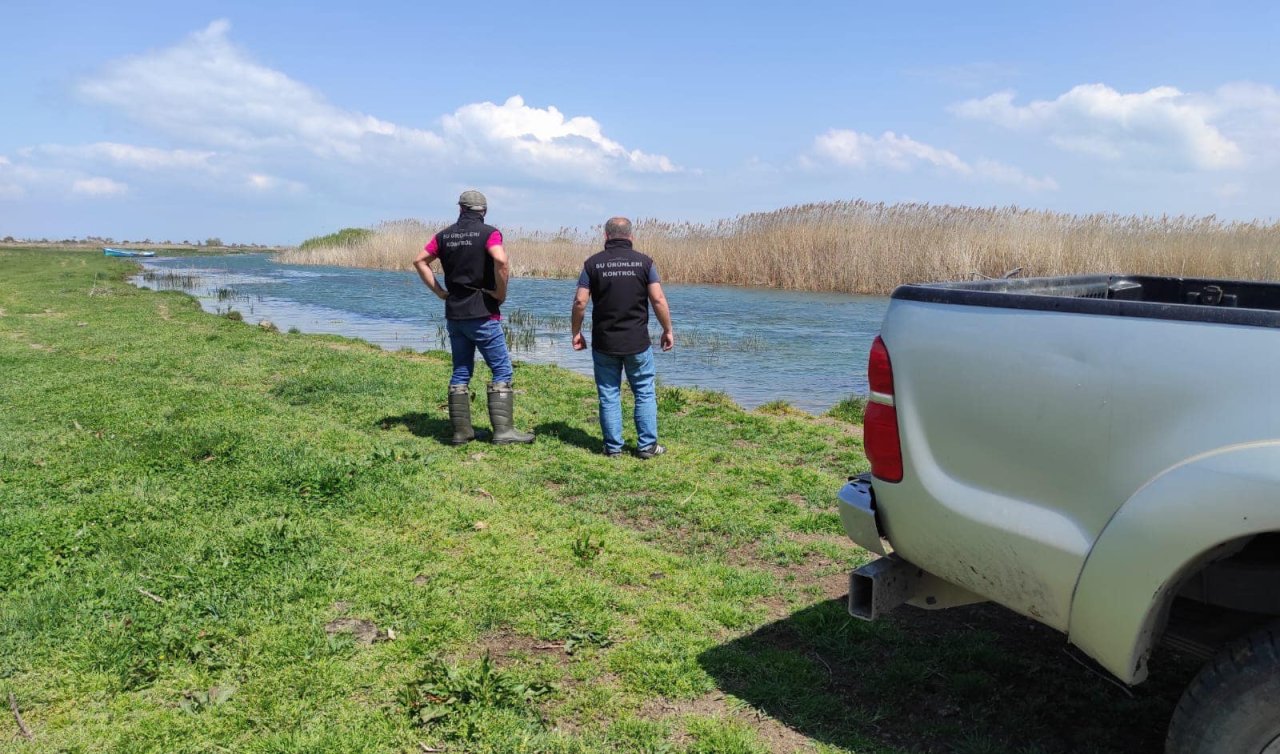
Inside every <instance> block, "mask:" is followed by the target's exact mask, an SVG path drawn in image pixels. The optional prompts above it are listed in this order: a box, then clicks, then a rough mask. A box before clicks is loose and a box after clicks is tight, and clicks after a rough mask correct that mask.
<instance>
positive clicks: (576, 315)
mask: <svg viewBox="0 0 1280 754" xmlns="http://www.w3.org/2000/svg"><path fill="white" fill-rule="evenodd" d="M583 274H586V273H583ZM590 297H591V291H590V290H589V289H587V288H584V287H583V286H578V293H577V294H576V295H575V296H574V297H573V311H572V312H570V313H569V329H570V330H571V331H572V332H573V350H575V351H583V350H586V347H587V338H586V336H585V335H583V334H582V320H583V319H584V318H585V317H586V315H587V301H588V300H589V299H590Z"/></svg>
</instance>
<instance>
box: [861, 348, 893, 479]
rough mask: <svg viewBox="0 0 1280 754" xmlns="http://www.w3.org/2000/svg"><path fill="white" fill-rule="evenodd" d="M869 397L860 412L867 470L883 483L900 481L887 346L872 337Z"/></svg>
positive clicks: (869, 362) (890, 366)
mask: <svg viewBox="0 0 1280 754" xmlns="http://www.w3.org/2000/svg"><path fill="white" fill-rule="evenodd" d="M867 382H868V383H870V385H871V397H870V398H869V399H868V400H867V408H866V411H865V412H863V415H862V442H863V445H864V447H865V448H866V450H867V460H869V461H871V473H872V475H874V476H875V477H876V478H877V479H883V480H884V481H886V482H901V481H902V444H901V442H900V441H899V440H898V410H897V408H895V407H894V399H893V365H892V364H891V363H890V362H889V349H887V348H885V347H884V341H883V340H881V339H880V336H876V339H875V342H874V343H872V344H871V357H870V359H868V361H867Z"/></svg>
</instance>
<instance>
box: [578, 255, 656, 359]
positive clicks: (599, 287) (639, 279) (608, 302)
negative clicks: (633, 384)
mask: <svg viewBox="0 0 1280 754" xmlns="http://www.w3.org/2000/svg"><path fill="white" fill-rule="evenodd" d="M583 269H584V270H585V271H586V273H587V280H588V282H589V283H590V284H591V339H592V344H591V347H592V348H593V349H595V350H597V351H599V352H601V353H607V354H609V355H610V356H630V355H632V354H637V353H641V352H643V351H644V350H645V349H646V348H648V347H649V345H650V343H649V283H650V271H651V270H652V269H653V260H652V259H650V258H649V257H647V256H645V255H644V254H641V253H640V252H638V251H636V250H635V249H633V248H631V241H629V240H627V239H625V238H611V239H609V240H607V241H605V244H604V251H601V252H599V253H598V254H595V255H593V256H591V257H590V258H588V259H587V261H586V262H585V263H584V264H583Z"/></svg>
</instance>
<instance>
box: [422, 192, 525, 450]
mask: <svg viewBox="0 0 1280 754" xmlns="http://www.w3.org/2000/svg"><path fill="white" fill-rule="evenodd" d="M458 207H459V210H460V212H459V215H458V222H456V223H454V224H453V225H450V226H449V227H447V228H445V229H444V230H442V231H440V232H439V233H437V234H435V236H433V237H432V238H431V240H430V241H429V242H428V243H427V245H426V246H425V247H424V248H423V250H422V253H421V254H419V255H418V257H417V259H414V260H413V267H414V269H416V270H417V271H418V276H419V277H421V278H422V282H423V283H425V284H426V286H427V287H428V288H430V289H431V292H432V293H434V294H436V296H438V297H439V298H441V299H443V300H444V316H445V320H446V322H447V325H448V329H449V346H450V348H451V350H452V351H453V377H452V378H451V379H450V380H449V421H450V422H451V423H452V424H453V440H452V442H453V444H454V445H462V444H464V443H468V442H471V441H472V440H474V439H475V437H476V433H475V430H474V429H473V428H472V427H471V389H470V384H471V372H472V370H473V369H474V368H475V362H476V349H477V348H479V349H480V355H481V356H482V357H483V358H484V361H485V363H486V364H488V365H489V370H490V371H491V372H493V382H491V383H489V391H488V392H489V421H490V423H491V424H492V425H493V442H494V443H496V444H498V445H506V444H509V443H529V442H533V435H531V434H528V433H526V432H518V431H516V429H515V420H514V415H513V412H514V408H513V405H512V404H513V401H514V391H513V390H512V388H511V380H512V378H513V377H514V375H515V372H514V370H513V369H512V367H511V354H509V353H508V352H507V341H506V338H505V337H504V336H503V333H502V313H501V312H500V311H499V310H498V307H499V306H501V304H502V302H503V301H505V300H506V298H507V281H508V280H509V279H510V277H511V270H510V266H509V265H508V263H507V252H506V251H505V250H504V249H503V248H502V232H501V231H499V230H498V229H497V228H495V227H493V226H491V225H485V223H484V214H485V212H486V211H487V209H488V202H487V201H486V200H485V198H484V194H482V193H480V192H479V191H463V192H462V196H460V197H458ZM437 259H438V260H440V266H441V267H443V268H444V287H441V286H440V283H439V282H438V281H437V280H436V275H435V271H434V270H432V269H431V263H432V262H433V261H435V260H437Z"/></svg>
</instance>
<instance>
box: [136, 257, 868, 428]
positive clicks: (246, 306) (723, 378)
mask: <svg viewBox="0 0 1280 754" xmlns="http://www.w3.org/2000/svg"><path fill="white" fill-rule="evenodd" d="M139 261H141V262H142V263H143V268H144V271H143V273H142V274H141V275H138V276H137V277H136V278H135V279H134V282H135V283H136V284H138V285H140V286H142V287H147V288H161V289H178V290H183V291H186V292H187V293H190V294H192V295H194V296H195V297H196V298H197V299H199V301H200V304H201V306H203V307H204V308H205V309H206V310H207V311H210V312H225V311H227V310H228V309H235V310H236V311H239V312H240V313H241V314H243V315H244V318H245V319H246V320H247V321H250V322H257V321H259V320H262V319H267V320H270V321H271V322H273V323H274V324H275V325H276V326H277V327H279V328H280V329H281V330H288V329H289V328H295V327H296V328H297V329H299V330H301V331H302V332H307V333H332V334H336V335H346V336H350V337H355V338H361V339H363V340H366V341H368V342H370V343H374V344H377V345H379V346H382V347H383V348H387V349H390V350H398V349H401V348H410V349H413V350H417V351H421V350H431V349H439V348H445V347H447V346H446V344H445V342H444V341H443V339H442V338H443V325H444V312H443V309H444V306H443V304H442V303H441V302H440V301H439V300H437V299H436V298H435V297H434V296H432V295H431V293H430V292H429V291H428V290H427V289H426V287H425V286H424V285H423V284H422V281H420V280H419V279H418V277H417V275H416V274H415V273H413V272H411V271H407V272H394V271H387V270H363V269H355V268H349V267H318V266H310V265H307V266H301V265H286V264H280V263H278V262H276V261H274V259H273V258H272V257H271V256H270V255H268V254H234V255H227V256H198V257H156V258H153V259H147V260H139ZM663 288H664V290H665V291H666V294H667V300H668V302H669V303H670V305H671V313H672V318H673V320H674V322H675V331H676V348H675V350H673V351H671V352H669V353H662V352H661V351H656V350H655V353H656V355H657V364H658V379H659V381H660V382H661V384H664V385H673V386H681V387H695V386H696V387H702V388H706V389H710V390H721V391H724V392H725V393H727V394H728V395H729V396H730V397H732V398H733V400H734V401H735V402H737V403H738V404H739V405H741V406H743V407H745V408H754V407H756V406H759V405H760V404H762V403H767V402H769V401H774V400H785V401H787V402H788V403H790V404H791V405H793V406H795V407H797V408H801V409H804V410H806V411H810V412H813V413H821V412H823V411H825V410H827V409H828V408H830V407H831V406H832V405H833V404H834V403H836V402H837V401H839V400H841V399H842V398H845V397H847V396H849V395H852V394H865V393H866V392H867V374H866V365H867V352H868V351H869V350H870V348H871V341H872V339H874V338H875V335H876V333H877V332H878V331H879V328H880V320H881V319H882V318H883V317H884V311H885V307H886V306H887V304H888V299H885V298H879V297H870V296H846V295H837V294H827V293H797V292H791V291H776V290H766V289H758V288H733V287H727V286H706V285H675V284H665V285H664V286H663ZM574 291H575V284H574V281H572V280H562V279H550V278H515V279H513V280H512V281H511V285H510V290H509V291H508V295H507V303H506V304H505V305H504V306H503V312H504V315H506V319H507V321H508V323H509V324H510V325H511V327H512V329H513V330H514V334H513V335H512V337H511V340H512V342H513V351H514V353H513V355H514V358H515V359H516V360H517V361H521V360H523V361H528V362H538V363H552V364H559V365H561V366H563V367H566V368H568V369H571V370H573V371H575V372H579V373H582V374H587V375H589V374H591V357H590V354H589V352H585V351H584V352H576V351H574V350H573V349H572V348H571V347H570V345H569V330H568V313H569V305H570V303H571V302H572V300H573V295H574ZM654 325H655V327H656V322H655V323H654ZM588 332H589V331H588ZM655 332H656V330H655ZM477 361H478V359H477ZM479 372H480V374H479V375H477V376H478V377H479V378H481V379H485V378H487V376H488V370H487V369H485V368H484V367H480V368H479ZM519 379H520V376H519V370H518V368H517V371H516V381H517V383H518V382H519Z"/></svg>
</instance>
